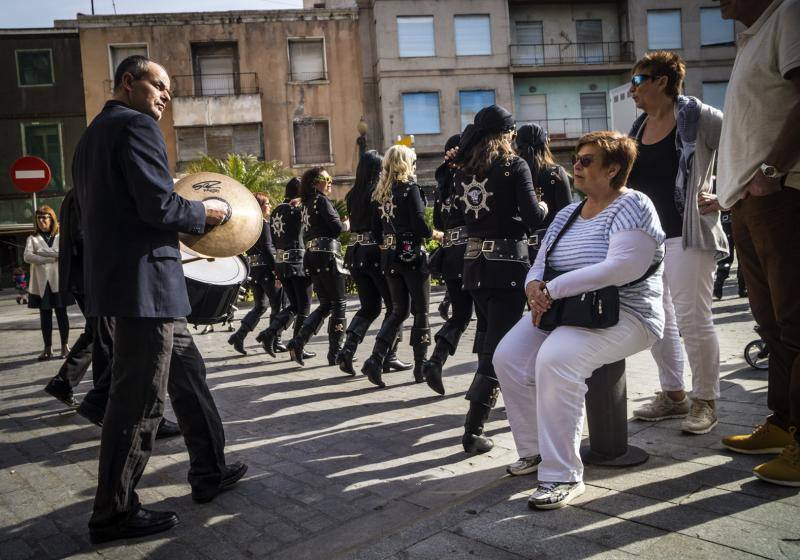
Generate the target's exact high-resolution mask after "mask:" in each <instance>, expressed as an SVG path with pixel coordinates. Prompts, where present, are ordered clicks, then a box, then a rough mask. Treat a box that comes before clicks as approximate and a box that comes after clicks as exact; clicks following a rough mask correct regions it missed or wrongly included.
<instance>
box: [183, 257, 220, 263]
mask: <svg viewBox="0 0 800 560" xmlns="http://www.w3.org/2000/svg"><path fill="white" fill-rule="evenodd" d="M214 260H216V259H215V258H214V257H194V258H192V259H186V260H185V261H181V264H189V263H193V262H194V261H208V262H212V261H214Z"/></svg>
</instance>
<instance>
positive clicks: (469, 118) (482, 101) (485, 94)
mask: <svg viewBox="0 0 800 560" xmlns="http://www.w3.org/2000/svg"><path fill="white" fill-rule="evenodd" d="M458 102H459V105H461V130H464V127H465V126H467V125H468V124H470V123H471V122H473V121H474V120H475V113H477V112H478V111H480V110H481V109H483V108H484V107H488V106H489V105H494V90H462V91H459V92H458Z"/></svg>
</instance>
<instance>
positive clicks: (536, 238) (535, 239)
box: [528, 229, 547, 250]
mask: <svg viewBox="0 0 800 560" xmlns="http://www.w3.org/2000/svg"><path fill="white" fill-rule="evenodd" d="M545 233H547V230H546V229H537V230H536V231H534V232H533V234H532V235H531V236H530V237H528V246H529V247H533V248H534V249H537V250H538V249H539V247H541V246H542V241H544V234H545Z"/></svg>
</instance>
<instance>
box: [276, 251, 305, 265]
mask: <svg viewBox="0 0 800 560" xmlns="http://www.w3.org/2000/svg"><path fill="white" fill-rule="evenodd" d="M305 253H306V250H305V249H278V253H277V255H276V257H275V260H276V261H277V262H279V263H301V262H303V255H304V254H305Z"/></svg>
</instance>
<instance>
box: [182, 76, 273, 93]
mask: <svg viewBox="0 0 800 560" xmlns="http://www.w3.org/2000/svg"><path fill="white" fill-rule="evenodd" d="M171 80H172V97H212V96H220V95H245V94H249V93H258V92H259V89H258V74H256V73H255V72H234V73H230V74H182V75H177V76H171Z"/></svg>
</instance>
